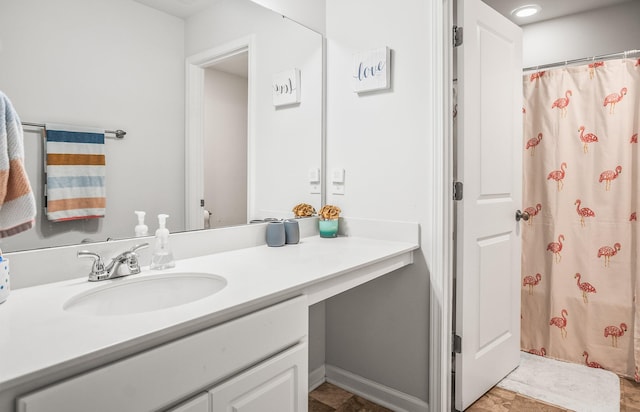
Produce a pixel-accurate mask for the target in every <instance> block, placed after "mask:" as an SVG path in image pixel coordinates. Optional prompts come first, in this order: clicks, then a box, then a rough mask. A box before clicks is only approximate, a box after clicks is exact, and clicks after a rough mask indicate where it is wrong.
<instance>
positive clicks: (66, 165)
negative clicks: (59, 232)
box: [45, 123, 106, 222]
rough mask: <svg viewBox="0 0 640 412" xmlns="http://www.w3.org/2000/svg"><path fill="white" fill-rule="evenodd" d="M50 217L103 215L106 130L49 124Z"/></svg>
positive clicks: (88, 217) (71, 217)
mask: <svg viewBox="0 0 640 412" xmlns="http://www.w3.org/2000/svg"><path fill="white" fill-rule="evenodd" d="M45 130H46V136H47V145H46V150H47V218H48V219H49V220H50V221H53V222H62V221H66V220H77V219H92V218H99V217H104V215H105V208H106V188H105V175H106V166H105V164H106V162H105V154H104V130H101V129H95V128H87V127H78V126H70V125H60V124H52V123H47V124H46V127H45Z"/></svg>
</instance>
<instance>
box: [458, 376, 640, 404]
mask: <svg viewBox="0 0 640 412" xmlns="http://www.w3.org/2000/svg"><path fill="white" fill-rule="evenodd" d="M489 411H490V412H493V411H518V412H520V411H530V412H566V411H568V410H567V409H563V408H559V407H557V406H554V405H549V404H547V403H544V402H541V401H538V400H536V399H531V398H528V397H526V396H522V395H518V394H517V393H514V392H510V391H507V390H505V389H502V388H498V387H497V386H496V387H494V388H493V389H491V390H490V391H489V392H487V393H486V394H484V396H483V397H482V398H480V399H478V400H477V401H476V402H475V403H474V404H473V405H471V406H470V407H469V408H467V409H466V410H465V412H489ZM620 412H640V383H636V382H634V381H632V380H629V379H625V378H620Z"/></svg>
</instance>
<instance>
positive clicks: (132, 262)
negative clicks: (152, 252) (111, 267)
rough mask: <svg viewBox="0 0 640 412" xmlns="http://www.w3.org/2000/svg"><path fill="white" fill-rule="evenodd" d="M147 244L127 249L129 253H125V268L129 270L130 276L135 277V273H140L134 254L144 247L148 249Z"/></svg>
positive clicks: (138, 263) (136, 255) (136, 257)
mask: <svg viewBox="0 0 640 412" xmlns="http://www.w3.org/2000/svg"><path fill="white" fill-rule="evenodd" d="M148 246H149V244H148V243H142V244H140V245H135V246H134V247H132V248H131V249H129V251H127V252H126V256H127V260H126V262H127V266H128V268H129V272H130V273H131V274H132V275H135V274H137V273H140V262H139V261H138V254H137V253H136V252H137V251H138V250H140V249H144V248H146V247H148Z"/></svg>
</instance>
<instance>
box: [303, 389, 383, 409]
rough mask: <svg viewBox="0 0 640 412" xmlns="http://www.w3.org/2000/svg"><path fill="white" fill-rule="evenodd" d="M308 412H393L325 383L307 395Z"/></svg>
mask: <svg viewBox="0 0 640 412" xmlns="http://www.w3.org/2000/svg"><path fill="white" fill-rule="evenodd" d="M309 412H393V411H391V409H387V408H385V407H382V406H380V405H376V404H375V403H373V402H370V401H368V400H366V399H363V398H361V397H359V396H358V395H354V394H352V393H350V392H347V391H345V390H344V389H342V388H339V387H337V386H335V385H333V384H330V383H329V382H325V383H323V384H322V385H320V386H318V387H317V388H316V389H314V390H313V391H311V392H310V393H309Z"/></svg>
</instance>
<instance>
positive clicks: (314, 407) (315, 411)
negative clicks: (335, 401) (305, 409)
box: [309, 396, 336, 412]
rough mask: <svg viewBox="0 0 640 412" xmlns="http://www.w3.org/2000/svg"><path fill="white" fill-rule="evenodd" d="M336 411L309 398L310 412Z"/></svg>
mask: <svg viewBox="0 0 640 412" xmlns="http://www.w3.org/2000/svg"><path fill="white" fill-rule="evenodd" d="M335 410H336V409H335V408H332V407H331V406H329V405H325V404H324V403H322V402H320V401H318V400H316V399H314V398H312V397H311V396H309V412H334V411H335Z"/></svg>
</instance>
